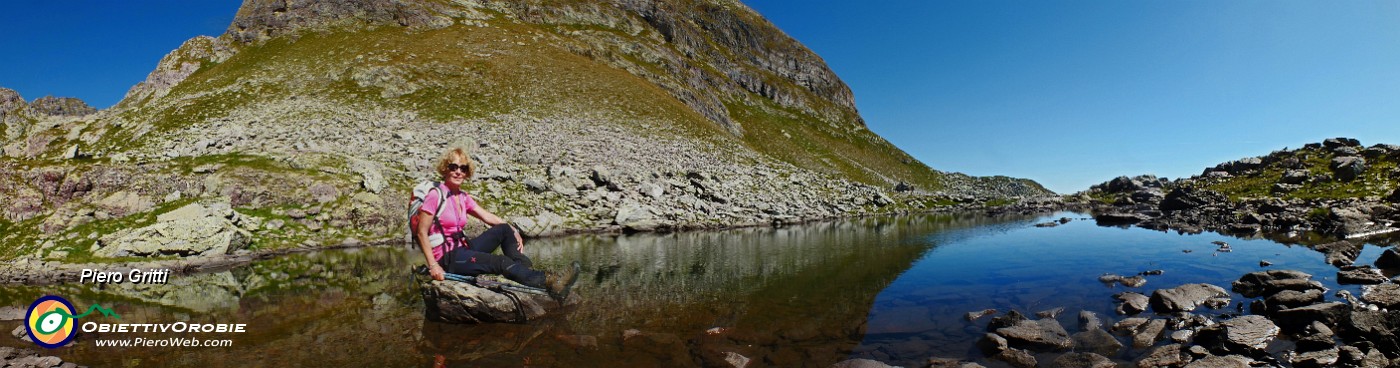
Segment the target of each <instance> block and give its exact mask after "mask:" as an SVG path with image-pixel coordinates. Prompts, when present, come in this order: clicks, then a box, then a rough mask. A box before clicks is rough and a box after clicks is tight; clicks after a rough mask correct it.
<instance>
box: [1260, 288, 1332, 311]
mask: <svg viewBox="0 0 1400 368" xmlns="http://www.w3.org/2000/svg"><path fill="white" fill-rule="evenodd" d="M1322 299H1323V292H1322V290H1319V289H1308V290H1305V291H1298V290H1283V291H1279V292H1277V293H1274V294H1273V295H1269V296H1268V297H1267V298H1264V301H1265V304H1267V305H1268V311H1269V312H1277V311H1279V310H1283V309H1288V308H1297V307H1302V306H1306V305H1312V304H1313V303H1318V302H1321V301H1322Z"/></svg>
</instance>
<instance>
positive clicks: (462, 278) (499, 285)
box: [442, 272, 549, 296]
mask: <svg viewBox="0 0 1400 368" xmlns="http://www.w3.org/2000/svg"><path fill="white" fill-rule="evenodd" d="M442 278H444V279H447V280H452V281H457V282H465V283H470V284H475V285H476V286H480V287H483V288H487V289H502V290H509V291H515V292H521V293H526V294H535V295H544V296H549V292H548V291H545V290H544V289H539V288H532V287H529V286H521V285H515V284H507V283H503V282H496V281H489V280H484V279H480V278H477V277H473V276H467V275H458V274H455V273H446V272H444V273H443V275H442Z"/></svg>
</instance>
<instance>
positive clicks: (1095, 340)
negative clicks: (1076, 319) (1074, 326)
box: [1070, 329, 1123, 356]
mask: <svg viewBox="0 0 1400 368" xmlns="http://www.w3.org/2000/svg"><path fill="white" fill-rule="evenodd" d="M1070 340H1073V341H1074V348H1075V350H1079V351H1091V352H1094V353H1098V354H1103V355H1106V356H1114V355H1117V354H1118V351H1119V350H1122V349H1123V343H1122V342H1119V341H1118V339H1117V338H1114V337H1113V335H1112V334H1109V333H1108V331H1104V330H1103V329H1092V330H1087V331H1084V332H1080V333H1076V334H1074V336H1070Z"/></svg>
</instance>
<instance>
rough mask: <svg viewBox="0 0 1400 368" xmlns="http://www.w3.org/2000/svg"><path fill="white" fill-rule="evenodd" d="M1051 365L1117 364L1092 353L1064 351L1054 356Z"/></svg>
mask: <svg viewBox="0 0 1400 368" xmlns="http://www.w3.org/2000/svg"><path fill="white" fill-rule="evenodd" d="M1050 366H1051V367H1060V368H1114V367H1117V366H1118V365H1117V364H1115V363H1113V361H1112V360H1109V359H1108V358H1106V357H1104V356H1102V355H1098V354H1094V353H1066V354H1061V355H1060V356H1059V357H1056V358H1055V360H1054V361H1053V362H1051V363H1050Z"/></svg>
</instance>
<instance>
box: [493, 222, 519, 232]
mask: <svg viewBox="0 0 1400 368" xmlns="http://www.w3.org/2000/svg"><path fill="white" fill-rule="evenodd" d="M491 230H493V231H515V230H514V229H511V228H510V224H496V225H495V226H492V227H491Z"/></svg>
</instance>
